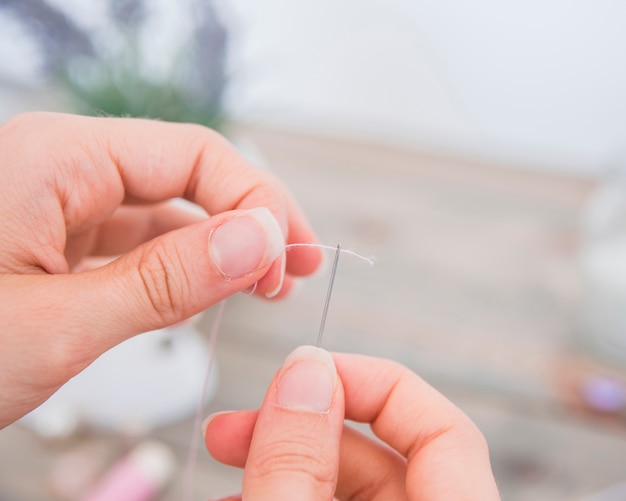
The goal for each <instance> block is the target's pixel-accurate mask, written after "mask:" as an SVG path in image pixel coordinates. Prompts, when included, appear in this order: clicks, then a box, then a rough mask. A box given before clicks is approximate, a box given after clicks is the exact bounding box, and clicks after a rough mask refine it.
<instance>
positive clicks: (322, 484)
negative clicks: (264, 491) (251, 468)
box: [253, 437, 337, 494]
mask: <svg viewBox="0 0 626 501" xmlns="http://www.w3.org/2000/svg"><path fill="white" fill-rule="evenodd" d="M253 461H254V465H255V471H256V474H257V475H258V476H259V477H262V478H264V477H271V476H293V475H296V476H303V477H306V478H307V480H305V481H308V482H310V483H312V484H314V485H316V489H318V490H320V492H321V491H323V490H328V491H329V493H330V494H333V493H334V488H335V484H336V481H337V464H336V461H333V460H332V459H331V458H329V457H328V454H325V453H324V451H322V450H320V447H319V445H317V441H316V440H315V439H312V438H310V437H294V438H292V439H290V440H289V441H283V442H282V443H281V444H280V445H279V446H277V445H276V444H275V443H274V444H268V445H267V446H265V447H263V448H260V449H257V450H256V451H255V454H254V460H253Z"/></svg>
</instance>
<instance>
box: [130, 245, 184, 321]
mask: <svg viewBox="0 0 626 501" xmlns="http://www.w3.org/2000/svg"><path fill="white" fill-rule="evenodd" d="M183 269H184V268H183V266H181V263H180V259H179V257H178V252H177V251H176V249H175V247H174V246H166V245H165V244H164V243H163V242H155V243H152V244H148V245H147V246H146V248H145V250H144V251H143V252H142V253H141V255H140V257H139V261H138V263H137V271H138V274H139V279H140V281H141V284H142V285H143V293H144V295H145V297H146V299H147V303H148V307H149V308H150V309H151V310H152V311H153V313H154V314H155V315H156V316H157V318H158V321H159V323H160V324H162V325H169V324H171V323H174V322H176V321H178V320H180V319H181V318H183V316H184V314H185V301H184V298H185V297H186V296H187V294H186V293H187V292H188V291H189V280H188V279H187V275H186V274H185V273H184V272H181V270H183Z"/></svg>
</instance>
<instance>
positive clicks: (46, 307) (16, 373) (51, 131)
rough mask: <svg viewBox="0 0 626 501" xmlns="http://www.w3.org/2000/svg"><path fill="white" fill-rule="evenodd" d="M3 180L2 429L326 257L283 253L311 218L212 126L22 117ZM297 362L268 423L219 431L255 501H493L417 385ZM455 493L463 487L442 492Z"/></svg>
mask: <svg viewBox="0 0 626 501" xmlns="http://www.w3.org/2000/svg"><path fill="white" fill-rule="evenodd" d="M0 179H2V182H1V183H0V200H1V201H2V203H1V204H0V319H1V320H0V323H1V333H0V387H1V388H2V392H1V393H0V428H2V427H5V426H7V425H9V424H10V423H12V422H14V421H15V420H17V419H19V418H20V417H21V416H23V415H24V414H26V413H27V412H29V411H30V410H32V409H33V408H35V407H37V406H38V405H39V404H41V403H42V402H44V401H45V400H46V399H47V398H48V397H49V396H50V395H52V393H54V392H55V391H56V390H57V389H58V388H59V387H60V386H61V385H63V384H64V383H65V382H66V381H67V380H68V379H70V378H71V377H73V376H74V375H76V374H78V373H79V372H80V371H81V370H82V369H84V368H85V367H86V366H88V365H89V364H90V363H91V362H93V361H94V360H95V359H96V358H97V357H98V356H99V355H101V354H102V353H104V352H105V351H106V350H108V349H110V348H112V347H113V346H115V345H117V344H119V343H121V342H122V341H124V340H125V339H128V338H130V337H132V336H135V335H137V334H139V333H141V332H145V331H148V330H153V329H156V328H160V327H165V326H167V325H171V324H173V323H176V322H179V321H182V320H184V319H186V318H188V317H190V316H192V315H194V314H196V313H199V312H201V311H203V310H204V309H206V308H208V307H209V306H211V305H213V304H215V303H217V302H219V301H221V300H222V299H224V298H226V297H228V296H230V295H232V294H234V293H236V292H239V291H242V290H245V289H248V288H250V287H251V286H253V285H254V284H256V288H255V294H257V295H260V296H267V297H272V298H274V297H276V298H280V297H282V296H285V295H287V294H288V293H289V291H290V289H291V287H292V285H293V283H294V280H295V279H296V278H297V277H299V276H306V275H309V274H311V273H312V272H314V271H315V270H316V269H317V267H318V266H319V264H320V262H321V259H322V255H321V252H320V251H319V249H315V248H309V247H300V248H294V249H293V250H291V251H290V252H288V253H285V252H284V246H285V244H294V243H314V242H315V241H316V240H315V235H314V234H313V232H312V230H311V228H310V226H309V224H308V222H307V220H306V218H305V217H304V216H303V214H302V212H301V210H300V209H299V208H298V206H297V204H296V203H295V202H294V200H293V199H292V197H291V195H290V194H289V193H288V192H287V190H286V189H285V188H284V187H283V186H282V185H281V184H280V182H278V181H277V180H276V179H275V178H273V177H272V176H270V175H268V174H267V173H263V172H260V171H258V170H257V169H255V168H254V167H253V166H251V165H249V164H248V163H247V162H246V161H245V160H244V159H243V158H242V157H241V156H240V155H239V154H238V153H237V152H236V150H235V149H234V148H233V147H232V146H231V145H230V144H229V143H228V142H227V141H226V140H225V139H224V138H223V137H221V136H220V135H219V134H217V133H215V132H213V131H210V130H208V129H206V128H203V127H200V126H195V125H185V124H168V123H161V122H156V121H149V120H136V119H114V118H87V117H78V116H72V115H63V114H51V113H33V114H26V115H20V116H17V117H15V118H14V119H12V120H10V121H8V122H6V123H5V124H3V125H1V126H0ZM174 197H183V198H186V199H188V200H190V201H192V202H195V203H196V204H198V205H199V206H200V207H202V208H203V209H205V211H206V212H207V214H208V216H209V217H201V216H197V215H194V214H192V213H189V212H187V211H184V210H182V209H179V208H175V207H173V206H172V205H171V204H168V203H167V201H168V200H170V199H171V198H174ZM102 258H104V259H105V260H104V261H103V260H102ZM113 258H114V259H113ZM103 262H104V264H102V263H103ZM302 351H303V353H304V355H306V356H304V358H302V357H301V356H300V355H302V353H300V352H302ZM300 352H297V353H296V355H297V356H296V358H293V357H292V358H291V359H288V361H287V367H283V369H282V370H281V372H279V376H278V377H277V378H276V379H275V380H274V382H273V383H272V386H271V387H270V389H269V391H268V396H267V398H266V400H265V403H264V404H263V407H262V408H261V410H260V411H246V412H240V413H232V414H222V415H220V416H218V417H216V418H214V419H213V420H211V422H210V423H209V426H208V429H207V434H206V437H207V445H208V447H209V450H210V451H211V452H212V453H213V454H214V455H216V457H218V458H219V459H221V460H222V461H224V462H226V463H229V464H233V465H236V466H244V465H245V474H244V476H245V481H244V486H243V493H244V499H255V500H257V499H296V498H297V499H304V500H307V499H329V500H330V499H332V498H333V496H335V495H336V496H337V498H339V499H412V500H413V499H415V500H417V499H419V500H422V499H423V500H430V499H481V500H490V499H497V490H496V489H495V484H494V482H493V477H492V475H491V470H490V467H489V458H488V454H487V449H486V446H485V443H484V440H483V439H482V435H481V434H480V433H479V432H478V431H477V430H476V428H475V427H474V426H473V425H472V423H471V422H470V421H469V420H468V419H467V418H466V417H465V416H464V415H463V414H462V413H461V412H460V411H458V409H456V408H455V407H454V406H453V405H452V404H451V403H449V402H448V401H447V400H446V399H445V398H443V397H442V396H441V395H439V394H438V393H436V392H435V391H434V390H432V389H431V388H429V387H428V386H427V385H425V384H424V383H423V382H422V381H421V380H419V378H417V376H415V375H414V374H413V373H411V372H410V371H408V370H407V369H405V368H403V367H401V366H399V365H397V364H394V363H393V362H389V361H384V360H380V359H371V360H367V361H365V359H363V358H360V357H358V356H355V355H345V354H344V355H339V354H337V355H335V356H334V362H332V359H331V358H330V355H328V354H327V353H326V352H324V351H323V350H317V349H304V350H300ZM298 353H300V355H298ZM320 353H321V354H322V355H320ZM298 357H300V358H298ZM325 357H326V358H325ZM320 360H321V361H322V362H324V360H325V361H326V362H324V363H320ZM329 360H330V362H329ZM303 363H304V365H303ZM289 364H291V365H289ZM307 364H308V365H307ZM311 364H313V365H311ZM288 367H297V368H299V369H298V370H295V371H287V368H288ZM319 367H323V368H325V369H324V370H325V371H326V372H324V373H323V374H326V376H324V375H323V374H322V376H321V377H322V379H321V380H320V379H319V377H320V374H319V371H316V370H310V369H312V368H313V369H314V368H319ZM335 367H336V368H335ZM290 373H291V376H289V377H286V376H285V377H283V376H281V374H283V375H284V374H290ZM374 375H377V376H376V377H374ZM324 377H326V382H327V383H329V381H330V383H329V384H328V385H326V386H324V384H320V381H322V382H323V381H324ZM328 378H330V379H328ZM278 382H281V384H280V385H279V384H278ZM303 385H304V386H303ZM324 388H326V390H328V391H326V392H325V390H324ZM303 389H305V390H306V391H304V392H303V391H302V390H303ZM302 395H306V396H307V397H306V398H304V397H302ZM277 398H278V400H276V399H277ZM303 398H304V399H303ZM307 399H308V400H307ZM311 399H313V400H314V401H313V402H312V401H311ZM294 406H295V407H294ZM344 418H349V419H355V420H360V421H364V422H370V423H372V426H373V429H374V431H375V432H376V433H377V434H378V436H379V437H380V438H381V439H382V441H383V442H384V443H386V444H388V445H382V444H383V442H381V443H376V444H375V443H373V442H371V441H369V439H365V438H364V437H362V436H361V435H358V434H356V433H355V432H353V431H349V430H348V429H347V428H346V429H345V431H344V430H343V420H344ZM255 423H256V427H255ZM400 429H401V430H403V432H404V431H406V432H407V433H406V434H405V435H404V436H403V437H400V436H398V434H397V430H400ZM216 430H218V431H219V432H216ZM216 437H217V438H216ZM340 450H341V454H340V453H339V451H340ZM344 451H347V452H344ZM394 451H395V452H394ZM268 465H274V466H276V468H274V467H272V468H268ZM376 465H378V466H376ZM370 471H371V472H386V476H385V477H384V478H381V476H380V475H378V476H376V475H372V474H368V473H367V472H370ZM384 479H388V480H389V479H391V481H390V482H384V481H383V480H384ZM444 483H446V484H450V486H452V488H457V491H452V493H451V494H449V497H447V498H446V497H445V496H446V495H448V494H446V493H448V492H449V491H442V490H437V489H441V486H442V485H443V484H444ZM383 484H385V487H384V488H383V487H381V486H382V485H383ZM404 485H405V488H406V489H405V490H403V489H404V487H402V486H404ZM377 486H378V487H377ZM381 489H383V490H381ZM385 489H387V490H385ZM461 490H463V491H464V492H465V493H466V494H465V497H463V496H461V495H457V493H460V491H461ZM379 491H380V492H381V493H382V492H384V495H383V494H380V493H379ZM302 493H305V494H306V496H308V497H302ZM355 493H356V494H355ZM359 493H361V494H359ZM363 493H366V494H367V496H365V497H364V494H363ZM370 493H372V494H373V495H371V496H370ZM389 493H391V494H392V497H388V496H389V495H391V494H389ZM440 493H444V494H440ZM396 494H397V495H398V496H400V495H401V494H402V496H404V497H396ZM437 495H438V496H439V497H437ZM293 496H296V497H293ZM359 496H360V497H359ZM376 496H378V497H376ZM381 496H382V497H381ZM433 496H434V497H433ZM442 496H443V497H442Z"/></svg>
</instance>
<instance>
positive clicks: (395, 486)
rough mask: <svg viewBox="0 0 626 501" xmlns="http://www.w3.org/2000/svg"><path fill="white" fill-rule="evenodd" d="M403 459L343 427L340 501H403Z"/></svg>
mask: <svg viewBox="0 0 626 501" xmlns="http://www.w3.org/2000/svg"><path fill="white" fill-rule="evenodd" d="M406 469H407V465H406V460H405V459H404V458H402V457H401V456H400V455H399V454H398V453H397V452H395V451H393V450H391V449H390V448H389V447H387V446H385V445H384V444H382V443H380V442H378V441H375V440H373V439H371V438H369V437H366V436H365V435H363V434H362V433H359V432H358V431H356V430H354V429H353V428H351V427H349V426H344V429H343V436H342V438H341V460H340V462H339V482H338V485H337V492H336V494H335V495H336V497H337V498H338V499H340V500H342V501H344V500H351V499H368V500H371V501H386V500H389V499H393V500H394V501H402V500H405V499H408V497H407V494H406V487H405V482H406Z"/></svg>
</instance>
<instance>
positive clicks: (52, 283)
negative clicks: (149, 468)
mask: <svg viewBox="0 0 626 501" xmlns="http://www.w3.org/2000/svg"><path fill="white" fill-rule="evenodd" d="M282 248H283V245H282V233H281V231H280V228H279V227H278V224H277V222H276V220H275V219H274V218H273V216H272V215H271V214H270V212H269V211H268V210H267V209H264V208H261V209H253V210H251V211H233V212H228V213H224V214H220V215H219V216H215V217H213V218H211V219H209V220H206V221H204V222H201V223H197V224H194V225H191V226H187V227H184V228H181V229H179V230H175V231H173V232H169V233H167V234H165V235H162V236H161V237H159V238H157V239H154V240H152V241H150V242H147V243H146V244H143V245H141V246H140V247H138V248H136V249H135V250H134V251H132V252H130V253H128V254H126V255H124V256H123V257H122V258H120V259H117V260H116V261H113V262H111V263H110V264H108V265H105V266H102V267H100V268H97V269H95V270H92V271H87V272H83V273H74V274H62V275H1V276H0V297H2V298H3V300H2V301H1V302H0V318H2V319H3V325H4V326H5V327H4V330H3V347H4V348H3V350H2V353H0V367H4V368H5V369H6V370H5V373H4V374H5V375H6V377H16V378H19V377H20V373H23V372H29V371H28V368H25V367H15V361H14V360H13V358H12V356H13V354H14V353H30V352H31V351H33V350H37V351H38V352H40V353H39V357H37V356H35V355H33V356H32V360H35V361H38V360H43V359H45V360H46V363H47V364H50V373H51V374H54V375H56V376H57V377H56V378H51V379H50V380H47V381H45V382H42V384H45V385H47V386H48V387H49V388H50V390H51V391H50V392H49V393H52V391H54V389H55V385H56V386H59V385H60V384H62V383H64V382H65V381H66V380H67V379H69V378H70V377H72V376H74V375H75V374H77V373H78V372H79V371H80V370H82V369H83V368H84V367H85V366H87V365H88V364H89V363H91V362H92V361H93V360H95V358H96V357H98V356H99V355H100V354H102V353H103V352H104V351H106V350H108V349H109V348H111V347H113V346H114V345H116V344H118V343H120V342H121V341H123V340H124V339H126V338H128V337H130V336H133V335H135V334H138V333H140V332H145V331H149V330H153V329H156V328H160V327H164V326H167V325H171V324H173V323H176V322H179V321H181V320H183V319H185V318H188V317H190V316H191V315H193V314H196V313H199V312H200V311H202V310H204V309H206V308H207V307H209V306H210V305H212V304H215V303H216V302H218V301H220V300H222V299H224V298H226V297H228V296H229V295H231V294H233V293H235V292H237V291H239V290H242V289H244V288H246V287H249V286H250V285H251V284H253V283H254V282H255V281H257V280H258V279H259V278H260V277H261V276H262V275H263V274H264V273H265V272H266V270H267V268H268V267H269V266H270V264H271V263H272V262H273V261H274V260H275V258H276V257H277V256H278V255H279V254H280V253H281V252H282ZM26 362H27V361H26ZM30 372H32V371H30ZM9 383H10V382H9V381H5V380H3V385H8V386H10V384H9ZM18 407H19V406H16V407H15V408H16V409H18ZM31 408H32V407H31ZM26 410H28V409H26ZM18 417H19V414H18Z"/></svg>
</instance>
